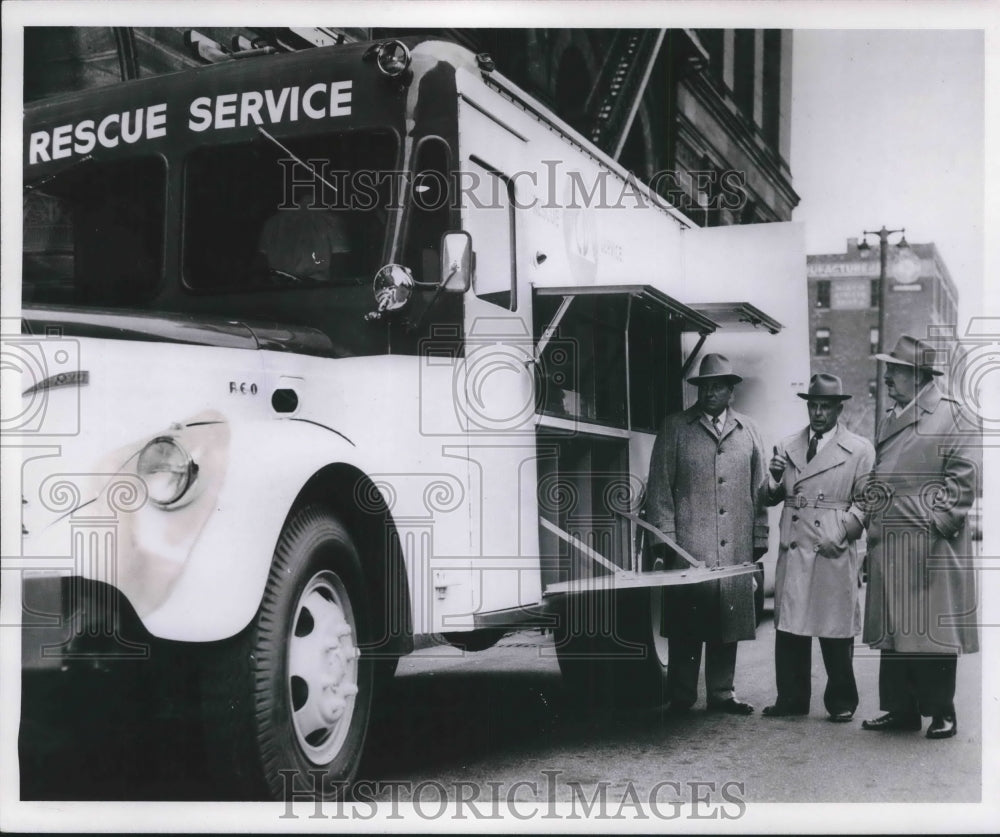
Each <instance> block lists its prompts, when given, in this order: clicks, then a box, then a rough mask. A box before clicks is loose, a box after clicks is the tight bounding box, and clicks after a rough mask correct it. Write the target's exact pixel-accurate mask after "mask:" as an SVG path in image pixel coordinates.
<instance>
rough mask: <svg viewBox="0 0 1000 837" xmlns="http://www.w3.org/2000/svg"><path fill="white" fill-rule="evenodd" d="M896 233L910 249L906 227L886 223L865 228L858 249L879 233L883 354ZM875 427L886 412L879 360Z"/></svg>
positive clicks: (879, 343) (879, 344)
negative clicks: (892, 238) (892, 242)
mask: <svg viewBox="0 0 1000 837" xmlns="http://www.w3.org/2000/svg"><path fill="white" fill-rule="evenodd" d="M896 233H902V234H903V237H902V238H901V239H900V240H899V243H898V244H897V245H896V246H897V247H898V248H901V249H904V250H909V249H910V245H909V244H908V243H907V241H906V228H905V227H904V228H903V229H901V230H887V229H886V228H885V225H884V224H883V225H882V229H880V230H877V231H876V230H865V231H864V232H863V233H862V234H861V243H860V244H859V245H858V249H859V250H862V251H867V250H869V249H870V248H869V246H868V240H867V238H866V236H869V235H877V236H878V250H879V253H878V255H879V270H878V341H877V349H876V353H877V354H883V353H884V352H885V308H886V302H887V301H888V299H889V282H888V276H887V273H888V271H887V270H886V267H887V265H888V261H889V250H888V247H889V236H890V235H895V234H896ZM875 375H876V377H875V428H876V432H877V430H878V423H879V422H880V421H881V420H882V416H883V414H884V413H885V389H884V387H883V382H882V381H881V380H880V379H879V378H878V361H875Z"/></svg>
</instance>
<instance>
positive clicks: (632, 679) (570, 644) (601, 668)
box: [555, 587, 667, 706]
mask: <svg viewBox="0 0 1000 837" xmlns="http://www.w3.org/2000/svg"><path fill="white" fill-rule="evenodd" d="M662 602H663V588H661V587H653V588H648V589H638V590H623V591H619V592H617V593H609V592H601V593H583V594H578V595H576V596H574V597H569V596H567V597H566V599H565V600H564V602H563V605H562V607H561V609H560V611H559V614H558V627H557V628H556V629H555V642H556V655H557V657H558V659H559V670H560V671H561V672H562V676H563V682H564V683H565V685H566V687H567V689H568V690H569V691H570V692H571V693H572V695H573V697H572V698H571V701H572V702H573V703H576V704H577V705H579V704H580V702H583V703H584V704H587V705H593V706H608V705H619V706H659V705H660V704H661V703H663V701H664V699H665V697H666V678H667V641H666V639H664V638H663V637H662V636H660V618H661V613H662Z"/></svg>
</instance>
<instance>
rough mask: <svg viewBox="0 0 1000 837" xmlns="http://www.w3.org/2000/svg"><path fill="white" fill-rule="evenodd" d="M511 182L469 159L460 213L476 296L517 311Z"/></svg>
mask: <svg viewBox="0 0 1000 837" xmlns="http://www.w3.org/2000/svg"><path fill="white" fill-rule="evenodd" d="M512 190H513V185H512V183H511V181H510V180H509V178H507V177H505V176H504V175H502V174H501V173H500V172H498V171H496V170H495V169H492V168H489V167H488V166H486V165H485V164H483V163H480V162H479V161H477V160H475V159H473V160H470V162H469V170H468V172H466V174H465V178H464V180H463V192H462V200H463V207H462V216H463V221H464V224H463V225H464V227H465V229H467V230H468V231H469V232H470V233H471V234H472V246H473V247H474V248H475V252H476V267H475V271H474V272H473V280H472V287H473V290H474V291H475V292H476V296H478V297H480V298H482V299H485V300H486V301H487V302H492V303H493V304H494V305H499V306H501V307H502V308H508V309H510V310H511V311H516V310H517V265H516V258H515V257H516V249H515V242H514V202H513V200H512Z"/></svg>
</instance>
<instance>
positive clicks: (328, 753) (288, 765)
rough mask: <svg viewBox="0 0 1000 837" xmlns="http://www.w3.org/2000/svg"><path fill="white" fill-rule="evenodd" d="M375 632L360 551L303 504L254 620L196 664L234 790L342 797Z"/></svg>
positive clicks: (213, 746) (359, 731)
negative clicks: (366, 651) (364, 650)
mask: <svg viewBox="0 0 1000 837" xmlns="http://www.w3.org/2000/svg"><path fill="white" fill-rule="evenodd" d="M370 637H371V625H370V614H369V607H368V601H367V596H366V594H365V587H364V582H363V577H362V574H361V563H360V560H359V557H358V553H357V549H356V548H355V546H354V542H353V541H352V539H351V536H350V534H349V533H348V531H347V530H346V529H345V528H344V526H343V525H342V524H341V523H340V522H339V521H338V520H337V519H336V518H335V517H333V516H332V515H331V514H330V513H329V512H327V511H325V510H324V509H322V508H319V507H315V506H307V507H305V508H303V509H301V510H299V511H298V512H296V513H295V514H294V515H293V516H292V518H291V519H290V520H289V521H288V523H287V524H286V526H285V529H284V531H283V533H282V535H281V538H280V539H279V542H278V545H277V548H276V549H275V552H274V558H273V560H272V564H271V571H270V574H269V576H268V579H267V585H266V588H265V590H264V595H263V598H262V601H261V604H260V608H259V609H258V612H257V615H256V617H255V619H254V620H253V622H251V623H250V625H248V626H247V628H246V629H245V630H244V631H242V632H241V633H240V634H239V635H238V636H237V637H235V638H233V639H232V640H228V641H226V642H224V643H221V644H219V646H218V648H217V649H216V653H214V654H212V655H211V661H210V662H209V663H208V665H206V666H205V668H204V669H203V677H202V684H203V685H202V690H203V699H204V701H205V719H206V739H207V740H206V744H207V746H208V748H209V754H210V759H211V762H212V763H213V765H214V766H215V767H216V769H217V770H218V772H219V778H220V779H221V780H222V781H223V783H224V784H226V785H228V786H229V788H230V790H231V791H232V792H233V793H234V795H236V796H238V797H240V798H246V797H250V798H258V799H259V798H265V799H282V798H288V797H289V796H290V794H291V793H292V791H293V790H294V791H296V792H299V793H301V792H306V793H310V794H311V793H314V792H315V793H316V794H318V795H321V796H322V797H323V798H334V797H338V796H344V795H346V794H345V792H346V790H347V788H349V786H350V783H351V782H352V781H353V780H354V778H355V776H356V773H357V769H358V763H359V762H360V759H361V752H362V749H363V747H364V742H365V734H366V731H367V726H368V721H369V717H370V714H371V705H372V692H373V682H374V678H373V665H372V661H371V660H369V659H368V658H366V657H365V656H362V654H361V652H360V648H361V646H362V645H363V644H364V643H365V642H366V641H369V640H370Z"/></svg>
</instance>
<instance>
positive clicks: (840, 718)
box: [830, 709, 854, 724]
mask: <svg viewBox="0 0 1000 837" xmlns="http://www.w3.org/2000/svg"><path fill="white" fill-rule="evenodd" d="M853 718H854V713H853V712H851V711H850V710H848V709H845V710H844V711H843V712H831V713H830V720H831V721H833V722H834V723H835V724H846V723H847V722H848V721H850V720H853Z"/></svg>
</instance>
